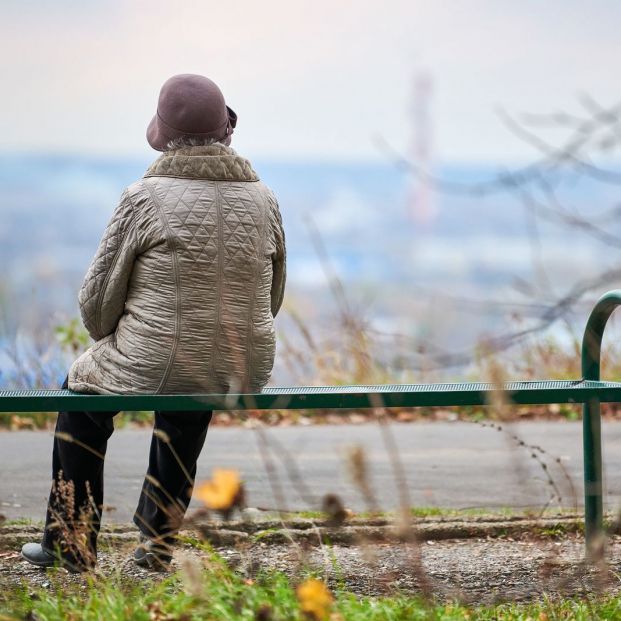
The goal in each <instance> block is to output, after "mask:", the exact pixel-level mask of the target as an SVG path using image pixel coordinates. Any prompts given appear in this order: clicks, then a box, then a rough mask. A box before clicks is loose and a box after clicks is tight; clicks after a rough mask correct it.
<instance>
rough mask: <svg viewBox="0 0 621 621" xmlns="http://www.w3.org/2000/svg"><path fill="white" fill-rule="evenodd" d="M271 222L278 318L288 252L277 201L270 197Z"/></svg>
mask: <svg viewBox="0 0 621 621" xmlns="http://www.w3.org/2000/svg"><path fill="white" fill-rule="evenodd" d="M270 220H271V225H272V231H273V234H274V242H275V246H276V249H275V251H274V253H273V254H272V289H271V292H270V293H271V307H272V315H273V316H274V317H276V315H277V313H278V311H279V310H280V307H281V306H282V300H283V297H284V295H285V281H286V280H287V262H286V261H287V250H286V247H285V231H284V229H283V226H282V217H281V215H280V210H279V209H278V202H277V201H276V199H275V198H274V197H273V196H271V197H270Z"/></svg>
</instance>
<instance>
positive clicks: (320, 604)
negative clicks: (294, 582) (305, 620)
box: [296, 578, 334, 621]
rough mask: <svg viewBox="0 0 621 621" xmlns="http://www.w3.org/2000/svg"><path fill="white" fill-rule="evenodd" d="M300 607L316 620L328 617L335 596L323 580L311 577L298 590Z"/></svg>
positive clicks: (322, 620) (320, 620)
mask: <svg viewBox="0 0 621 621" xmlns="http://www.w3.org/2000/svg"><path fill="white" fill-rule="evenodd" d="M296 594H297V596H298V601H299V602H300V609H301V610H302V612H303V613H304V614H306V615H307V616H309V617H310V618H311V619H313V620H314V621H324V620H325V619H327V618H328V615H329V613H330V608H331V606H332V602H333V601H334V598H333V597H332V594H331V593H330V591H329V589H328V587H327V586H326V585H325V584H324V583H323V582H322V581H321V580H316V579H314V578H311V579H309V580H306V581H305V582H303V583H302V584H301V585H300V586H299V587H298V588H297V590H296Z"/></svg>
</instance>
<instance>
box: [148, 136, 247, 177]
mask: <svg viewBox="0 0 621 621" xmlns="http://www.w3.org/2000/svg"><path fill="white" fill-rule="evenodd" d="M144 176H145V177H181V178H184V179H206V180H210V181H258V180H259V177H258V176H257V173H256V172H255V171H254V170H253V168H252V166H251V165H250V162H249V161H248V160H247V159H245V158H243V157H241V156H240V155H238V154H237V153H236V152H235V151H234V150H233V149H231V147H227V146H225V145H223V144H221V143H219V142H215V143H213V144H210V145H206V146H199V147H184V148H182V149H174V150H172V151H166V152H165V153H164V154H162V155H161V156H160V157H158V158H157V159H156V160H155V162H153V164H151V166H149V168H148V169H147V172H146V173H145V175H144Z"/></svg>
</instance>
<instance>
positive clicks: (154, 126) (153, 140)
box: [147, 106, 237, 151]
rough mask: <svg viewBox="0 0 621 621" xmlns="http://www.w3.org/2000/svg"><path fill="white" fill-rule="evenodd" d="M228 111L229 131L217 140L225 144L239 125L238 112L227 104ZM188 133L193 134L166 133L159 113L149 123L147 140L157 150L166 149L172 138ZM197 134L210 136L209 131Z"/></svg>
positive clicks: (214, 133)
mask: <svg viewBox="0 0 621 621" xmlns="http://www.w3.org/2000/svg"><path fill="white" fill-rule="evenodd" d="M226 111H227V115H228V123H227V126H228V129H227V133H226V134H225V135H224V136H222V138H217V140H218V141H219V142H222V143H223V144H226V145H228V144H230V142H231V135H232V134H233V131H234V129H235V126H236V125H237V114H236V113H235V111H234V110H233V109H232V108H229V106H226ZM210 133H212V134H213V135H214V136H215V135H217V133H218V132H210ZM186 135H187V136H191V135H193V134H184V133H182V132H179V133H177V134H175V135H170V134H168V133H166V132H165V131H164V124H163V123H161V122H160V118H159V116H158V115H157V114H155V116H154V117H153V118H152V119H151V122H150V123H149V126H148V127H147V142H148V143H149V144H150V145H151V147H153V148H154V149H155V150H156V151H165V150H166V146H167V145H168V143H169V142H170V141H171V140H174V139H175V138H179V137H180V136H186ZM196 135H206V136H209V133H208V134H196Z"/></svg>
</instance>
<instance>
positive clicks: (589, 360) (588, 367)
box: [582, 290, 621, 556]
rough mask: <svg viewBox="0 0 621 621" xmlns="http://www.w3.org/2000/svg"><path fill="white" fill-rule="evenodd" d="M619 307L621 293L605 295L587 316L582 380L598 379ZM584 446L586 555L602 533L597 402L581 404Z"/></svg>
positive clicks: (600, 446) (592, 548)
mask: <svg viewBox="0 0 621 621" xmlns="http://www.w3.org/2000/svg"><path fill="white" fill-rule="evenodd" d="M619 305H621V291H619V290H617V291H609V292H608V293H606V294H604V295H603V296H602V297H601V298H600V299H599V301H598V302H597V304H596V305H595V307H594V308H593V310H592V311H591V315H590V316H589V320H588V321H587V325H586V329H585V331H584V338H583V340H582V378H583V379H585V380H595V381H599V379H600V356H601V349H602V338H603V336H604V328H605V327H606V322H607V321H608V319H609V317H610V315H611V314H612V312H613V311H614V310H615V308H616V307H617V306H619ZM582 429H583V431H582V438H583V446H584V527H585V538H586V552H587V556H592V552H593V551H594V549H595V547H596V546H597V545H598V541H599V540H600V538H601V535H602V533H603V526H604V524H603V501H602V430H601V416H600V402H599V399H591V400H590V401H589V402H587V403H585V404H584V407H583V416H582Z"/></svg>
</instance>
